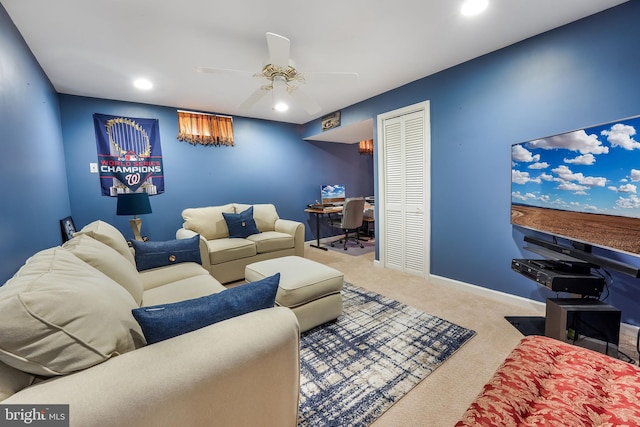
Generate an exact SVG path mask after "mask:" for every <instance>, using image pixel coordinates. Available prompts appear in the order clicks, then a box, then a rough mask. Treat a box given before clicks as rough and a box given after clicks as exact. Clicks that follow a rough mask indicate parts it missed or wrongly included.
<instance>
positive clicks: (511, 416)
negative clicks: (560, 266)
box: [456, 336, 640, 427]
mask: <svg viewBox="0 0 640 427" xmlns="http://www.w3.org/2000/svg"><path fill="white" fill-rule="evenodd" d="M462 426H474V427H477V426H500V427H511V426H562V427H574V426H576V427H577V426H580V427H582V426H602V427H609V426H640V368H638V367H637V366H635V365H631V364H629V363H627V362H624V361H622V360H618V359H615V358H613V357H610V356H607V355H604V354H601V353H597V352H595V351H591V350H587V349H584V348H581V347H577V346H574V345H571V344H567V343H563V342H561V341H557V340H554V339H552V338H547V337H542V336H529V337H525V338H523V339H522V341H521V342H520V343H519V344H518V346H517V347H516V348H515V349H514V350H513V351H512V352H511V354H509V356H508V357H507V358H506V360H505V361H504V363H503V364H502V366H500V368H498V370H497V371H496V373H495V374H494V376H493V377H492V378H491V380H490V381H489V382H488V383H487V384H486V385H485V386H484V389H483V390H482V392H481V393H480V395H479V396H478V397H477V398H476V400H475V401H474V402H473V403H472V404H471V406H469V408H468V409H467V411H466V412H465V414H464V416H463V417H462V419H461V420H460V421H458V423H457V424H456V427H462Z"/></svg>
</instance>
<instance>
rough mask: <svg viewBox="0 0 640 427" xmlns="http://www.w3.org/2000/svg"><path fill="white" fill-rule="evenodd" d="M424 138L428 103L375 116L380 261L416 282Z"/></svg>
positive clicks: (425, 217)
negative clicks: (376, 127)
mask: <svg viewBox="0 0 640 427" xmlns="http://www.w3.org/2000/svg"><path fill="white" fill-rule="evenodd" d="M429 135H430V127H429V102H428V101H426V102H422V103H419V104H415V105H412V106H409V107H405V108H402V109H399V110H395V111H390V112H388V113H384V114H381V115H379V116H378V143H379V148H378V192H379V195H378V197H377V203H378V204H379V208H378V215H379V218H378V219H377V221H378V222H379V224H378V227H379V228H378V230H379V240H380V243H379V254H380V262H381V263H382V265H383V266H385V267H389V268H393V269H396V270H400V271H404V272H407V273H411V274H415V275H419V276H422V277H427V276H428V275H429V247H430V168H429V165H430V162H431V160H430V151H431V150H430V143H431V140H430V137H429Z"/></svg>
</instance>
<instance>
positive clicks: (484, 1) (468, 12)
mask: <svg viewBox="0 0 640 427" xmlns="http://www.w3.org/2000/svg"><path fill="white" fill-rule="evenodd" d="M487 6H489V0H467V1H465V2H464V3H463V4H462V8H461V9H460V12H461V13H462V14H463V15H464V16H473V15H477V14H479V13H482V12H484V10H485V9H486V8H487Z"/></svg>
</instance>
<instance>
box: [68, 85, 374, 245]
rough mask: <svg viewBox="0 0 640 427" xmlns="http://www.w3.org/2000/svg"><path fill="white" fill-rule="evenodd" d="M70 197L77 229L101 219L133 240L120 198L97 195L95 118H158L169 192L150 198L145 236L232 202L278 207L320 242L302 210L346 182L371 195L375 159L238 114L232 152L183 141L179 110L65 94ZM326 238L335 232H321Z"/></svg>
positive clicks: (166, 233)
mask: <svg viewBox="0 0 640 427" xmlns="http://www.w3.org/2000/svg"><path fill="white" fill-rule="evenodd" d="M60 110H61V114H62V131H63V139H64V145H65V155H66V158H67V176H68V177H69V197H70V200H71V211H72V214H73V217H74V220H75V222H76V226H78V227H82V226H83V225H85V224H87V223H89V222H91V221H94V220H96V219H102V220H104V221H107V222H109V223H111V224H114V225H116V226H117V227H118V228H119V229H120V230H121V231H122V232H123V233H124V234H125V236H127V237H132V233H131V229H130V227H129V223H128V219H129V217H118V216H116V199H115V198H112V197H104V196H101V194H100V184H99V179H98V175H97V174H91V173H90V172H89V163H90V162H97V151H96V144H95V136H94V135H95V134H94V127H93V118H92V115H93V113H102V114H112V115H123V116H128V117H138V118H157V119H158V120H159V126H160V140H161V145H162V155H163V166H164V173H165V193H163V194H159V195H157V196H153V197H151V208H152V209H153V213H152V214H149V215H144V216H142V217H141V218H142V220H143V222H142V234H143V235H147V236H149V237H150V238H152V239H154V240H165V239H173V238H175V232H176V230H177V229H178V228H179V227H180V226H181V225H182V217H181V212H182V210H183V209H184V208H187V207H197V206H211V205H219V204H225V203H229V202H239V203H273V204H275V206H276V208H277V210H278V214H279V215H280V217H281V218H287V219H295V220H298V221H302V222H305V223H306V226H307V227H306V239H307V240H312V239H313V238H315V234H314V233H315V222H313V223H312V222H310V221H314V220H315V218H313V217H310V216H309V214H306V213H305V212H304V208H305V207H306V205H307V203H312V202H314V201H315V200H316V199H318V198H319V197H320V185H321V184H326V183H344V184H345V185H346V188H347V196H364V195H370V194H372V193H373V159H372V156H366V155H361V154H359V153H358V146H357V144H350V145H345V144H335V143H327V142H307V141H303V140H302V138H301V136H300V134H299V127H298V126H297V125H292V124H285V123H279V122H270V121H264V120H255V119H248V118H243V117H234V119H233V120H234V121H233V127H234V136H235V143H236V146H235V147H212V146H203V145H195V146H194V145H191V144H189V143H186V142H181V141H178V140H177V138H176V135H177V134H178V123H177V116H176V109H175V108H167V107H160V106H154V105H145V104H133V103H126V102H117V101H107V100H104V99H96V98H85V97H77V96H70V95H60ZM321 233H322V235H323V236H326V235H331V233H334V231H333V230H331V229H329V228H328V227H323V229H322V230H321Z"/></svg>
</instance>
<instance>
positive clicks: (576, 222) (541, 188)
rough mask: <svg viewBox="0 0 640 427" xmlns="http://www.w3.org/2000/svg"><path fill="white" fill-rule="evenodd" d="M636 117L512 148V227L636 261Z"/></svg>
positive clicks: (639, 163) (639, 157)
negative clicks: (577, 243) (632, 257)
mask: <svg viewBox="0 0 640 427" xmlns="http://www.w3.org/2000/svg"><path fill="white" fill-rule="evenodd" d="M638 129H640V116H637V117H632V118H627V119H622V120H617V121H614V122H610V123H606V124H602V125H598V126H592V127H589V128H585V129H579V130H575V131H572V132H566V133H562V134H558V135H553V136H549V137H546V138H540V139H534V140H531V141H527V142H522V143H518V144H514V145H512V146H511V223H512V224H514V225H518V226H521V227H525V228H527V229H531V230H536V231H541V232H544V233H548V234H551V235H554V236H559V237H563V238H566V239H569V240H571V241H572V242H579V243H583V244H586V245H595V246H599V247H602V248H606V249H611V250H614V251H620V252H625V253H629V254H633V255H640V194H639V193H640V137H639V135H638V134H637V133H636V132H637V130H638Z"/></svg>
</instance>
